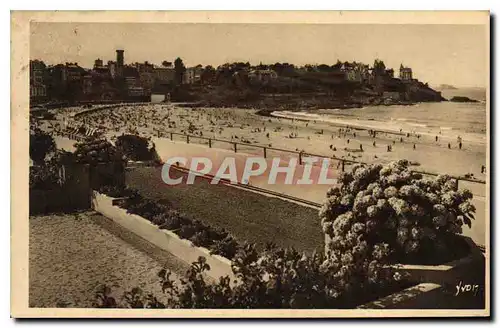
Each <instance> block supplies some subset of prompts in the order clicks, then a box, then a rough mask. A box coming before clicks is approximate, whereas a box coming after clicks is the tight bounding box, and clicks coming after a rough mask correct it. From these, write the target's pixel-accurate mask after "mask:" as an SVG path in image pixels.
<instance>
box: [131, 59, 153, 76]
mask: <svg viewBox="0 0 500 328" xmlns="http://www.w3.org/2000/svg"><path fill="white" fill-rule="evenodd" d="M133 66H134V67H135V69H136V70H137V72H139V74H141V73H153V70H154V65H153V64H150V63H149V62H147V61H145V62H144V63H135V64H134V65H133Z"/></svg>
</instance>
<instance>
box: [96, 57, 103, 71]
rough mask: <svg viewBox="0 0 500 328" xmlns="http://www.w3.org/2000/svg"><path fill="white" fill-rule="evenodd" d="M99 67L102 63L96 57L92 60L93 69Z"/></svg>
mask: <svg viewBox="0 0 500 328" xmlns="http://www.w3.org/2000/svg"><path fill="white" fill-rule="evenodd" d="M99 67H103V63H102V59H100V58H97V59H96V60H94V69H96V68H99Z"/></svg>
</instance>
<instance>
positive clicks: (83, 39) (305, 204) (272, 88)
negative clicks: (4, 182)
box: [11, 11, 492, 318]
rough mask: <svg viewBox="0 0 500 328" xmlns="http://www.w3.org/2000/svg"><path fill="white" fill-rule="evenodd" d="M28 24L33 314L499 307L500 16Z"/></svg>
mask: <svg viewBox="0 0 500 328" xmlns="http://www.w3.org/2000/svg"><path fill="white" fill-rule="evenodd" d="M11 21H12V61H11V67H12V76H11V80H12V90H11V95H12V108H11V113H12V122H11V126H12V139H11V140H12V171H11V172H12V186H11V189H12V205H13V206H12V217H11V222H12V263H11V272H12V296H11V297H12V299H11V301H12V316H13V317H118V318H121V317H123V318H131V317H165V318H169V317H189V318H193V317H227V318H235V317H250V318H251V317H259V318H262V317H327V318H336V317H406V316H411V317H418V316H425V317H433V316H445V317H446V316H448V317H456V316H482V317H486V316H489V315H490V279H491V278H490V230H489V226H490V216H489V206H490V204H489V202H490V198H489V188H490V172H491V170H492V168H491V167H490V158H489V151H490V148H489V145H490V143H489V142H490V121H489V119H490V104H489V88H490V78H489V74H490V70H489V65H490V58H489V53H490V41H489V35H490V27H489V26H490V25H489V24H490V16H489V12H487V11H475V12H473V11H470V12H467V11H465V12H362V11H360V12H230V11H228V12H216V11H215V12H99V11H92V12H50V11H46V12H35V11H33V12H12V15H11ZM207 309H208V311H207Z"/></svg>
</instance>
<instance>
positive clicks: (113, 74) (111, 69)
mask: <svg viewBox="0 0 500 328" xmlns="http://www.w3.org/2000/svg"><path fill="white" fill-rule="evenodd" d="M108 70H109V75H110V76H111V78H112V79H115V78H116V62H114V61H112V60H110V61H108Z"/></svg>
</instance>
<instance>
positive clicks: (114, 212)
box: [92, 191, 235, 280]
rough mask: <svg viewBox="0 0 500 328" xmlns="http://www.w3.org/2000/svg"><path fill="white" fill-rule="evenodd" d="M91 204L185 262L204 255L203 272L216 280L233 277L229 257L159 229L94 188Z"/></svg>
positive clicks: (189, 262)
mask: <svg viewBox="0 0 500 328" xmlns="http://www.w3.org/2000/svg"><path fill="white" fill-rule="evenodd" d="M92 207H93V208H94V210H96V211H97V212H99V213H101V214H102V215H104V216H106V217H108V218H109V219H111V220H113V221H114V222H116V223H117V224H119V225H121V226H122V227H124V228H126V229H128V230H129V231H131V232H133V233H135V234H136V235H138V236H140V237H142V238H144V239H145V240H147V241H148V242H150V243H151V244H153V245H155V246H157V247H159V248H161V249H163V250H165V251H167V252H169V253H171V254H172V255H174V256H176V257H177V258H179V259H181V260H183V261H185V262H186V263H188V264H191V263H192V262H195V261H197V260H198V258H199V257H200V256H203V257H205V258H206V260H207V264H208V265H209V266H210V271H208V272H207V274H208V275H209V276H210V277H212V278H214V279H217V280H218V279H219V278H220V277H223V276H229V277H231V280H233V279H234V278H235V277H234V274H233V273H232V269H231V261H230V260H228V259H226V258H224V257H221V256H218V255H210V251H209V250H208V249H206V248H203V247H195V246H193V245H192V243H191V242H190V241H188V240H185V239H181V238H180V237H179V236H177V235H176V234H175V233H173V232H171V231H169V230H163V229H159V228H158V226H156V225H154V224H152V223H151V222H149V221H148V220H146V219H145V218H143V217H141V216H138V215H135V214H129V213H127V211H126V210H125V209H122V208H120V207H118V206H115V205H113V198H111V197H108V196H106V195H103V194H100V193H98V192H96V191H94V192H93V196H92Z"/></svg>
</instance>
